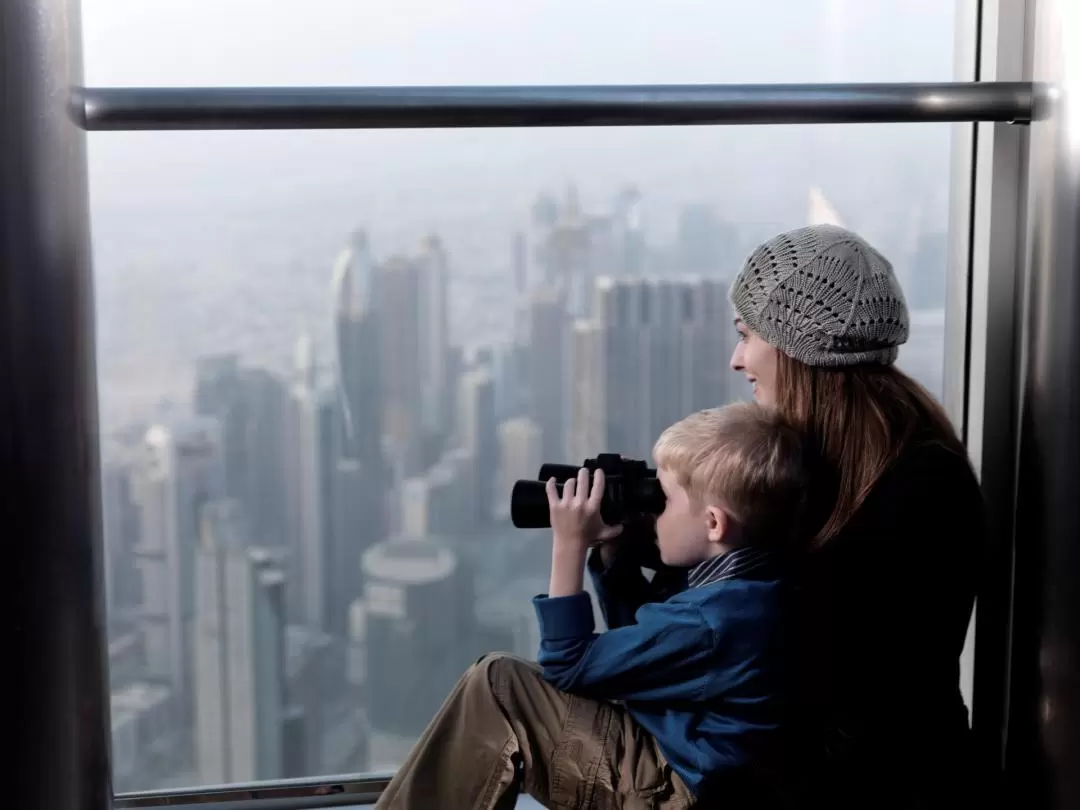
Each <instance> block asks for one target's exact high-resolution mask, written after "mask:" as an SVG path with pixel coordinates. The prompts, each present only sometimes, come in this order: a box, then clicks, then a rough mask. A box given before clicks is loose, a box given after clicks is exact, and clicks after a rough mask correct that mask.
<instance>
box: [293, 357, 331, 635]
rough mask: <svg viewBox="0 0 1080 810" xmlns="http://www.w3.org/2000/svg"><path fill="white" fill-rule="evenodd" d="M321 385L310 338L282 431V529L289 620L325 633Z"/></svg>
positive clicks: (327, 436) (326, 394)
mask: <svg viewBox="0 0 1080 810" xmlns="http://www.w3.org/2000/svg"><path fill="white" fill-rule="evenodd" d="M336 402H337V399H336V398H335V396H334V395H333V393H332V392H330V391H328V390H326V389H325V388H322V387H320V385H319V381H318V379H317V373H316V362H315V354H314V349H313V347H312V343H311V339H310V338H309V337H308V336H307V335H303V336H301V338H300V339H299V341H298V342H297V347H296V373H295V378H294V382H293V385H292V388H291V389H290V391H289V408H288V412H287V417H286V430H285V444H286V453H285V459H286V461H285V475H286V481H287V486H286V498H285V503H286V515H287V517H286V527H287V531H288V534H289V547H290V548H291V550H292V554H291V555H290V563H289V573H290V580H289V581H290V587H289V593H288V598H289V617H290V620H291V621H293V622H296V623H299V624H304V625H306V626H307V627H309V628H310V629H311V630H313V631H316V632H328V631H329V614H330V609H331V608H330V604H329V600H330V598H331V589H330V587H329V571H330V550H329V544H330V533H331V531H332V523H331V521H332V516H331V496H330V486H331V481H332V474H333V469H334V467H335V465H336V438H337V437H336V436H335V423H336V420H335V417H334V407H335V404H336Z"/></svg>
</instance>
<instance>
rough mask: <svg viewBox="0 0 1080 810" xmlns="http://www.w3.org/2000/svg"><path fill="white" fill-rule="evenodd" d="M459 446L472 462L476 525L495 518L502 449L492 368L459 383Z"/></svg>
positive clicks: (472, 509)
mask: <svg viewBox="0 0 1080 810" xmlns="http://www.w3.org/2000/svg"><path fill="white" fill-rule="evenodd" d="M457 417H458V428H457V439H458V446H459V447H460V448H462V449H463V450H465V451H466V452H467V453H468V454H469V455H470V456H471V458H472V461H473V463H472V474H473V478H474V480H473V481H472V487H471V489H472V494H473V497H472V499H471V503H469V504H467V505H466V508H467V509H468V510H469V511H470V513H471V516H472V519H473V521H474V522H475V523H476V524H481V523H485V522H487V521H489V520H491V517H492V502H491V497H492V487H493V486H494V485H495V474H496V466H497V464H498V447H497V444H496V440H495V387H494V381H493V379H492V374H491V370H490V368H487V367H483V366H481V367H478V368H473V369H470V370H469V371H467V372H465V373H464V374H462V375H461V378H460V380H458V407H457Z"/></svg>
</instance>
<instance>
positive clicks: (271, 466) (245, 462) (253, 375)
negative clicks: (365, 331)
mask: <svg viewBox="0 0 1080 810" xmlns="http://www.w3.org/2000/svg"><path fill="white" fill-rule="evenodd" d="M193 400H194V407H195V413H196V414H198V415H199V416H207V417H212V418H214V419H216V420H217V421H218V423H219V424H220V426H221V452H222V469H223V474H224V486H225V494H226V495H228V497H230V498H235V499H236V500H238V501H239V502H240V503H241V504H242V505H243V507H244V512H245V514H247V515H249V516H250V517H249V520H250V521H251V526H252V531H253V532H254V533H256V534H257V535H258V536H259V537H260V538H262V540H261V542H262V543H264V544H265V545H279V544H281V543H283V542H285V537H284V536H283V535H282V527H283V525H284V519H285V515H284V493H285V462H284V452H285V447H284V443H283V441H282V435H283V427H284V420H285V411H286V402H287V388H286V385H285V384H284V383H283V382H282V381H281V380H279V379H278V378H277V377H276V376H274V375H273V374H272V373H270V372H269V371H266V370H265V369H261V368H248V367H245V366H243V365H241V363H240V358H239V356H238V355H236V354H222V355H211V356H207V357H201V358H199V359H198V360H197V361H196V365H195V392H194V397H193Z"/></svg>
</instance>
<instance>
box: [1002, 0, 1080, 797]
mask: <svg viewBox="0 0 1080 810" xmlns="http://www.w3.org/2000/svg"><path fill="white" fill-rule="evenodd" d="M1035 12H1036V14H1035V17H1036V18H1035V21H1034V65H1033V72H1034V78H1035V80H1036V81H1040V82H1049V83H1052V85H1053V88H1054V89H1053V93H1052V94H1051V95H1050V96H1049V98H1048V101H1047V103H1046V104H1045V108H1044V109H1042V110H1040V116H1039V120H1038V122H1037V123H1036V124H1034V125H1033V126H1032V128H1031V153H1030V158H1029V167H1030V173H1029V183H1028V189H1027V192H1028V194H1027V214H1028V217H1027V237H1026V240H1025V241H1026V250H1025V254H1024V256H1023V259H1024V262H1023V269H1024V276H1025V278H1024V280H1025V285H1024V296H1023V299H1024V309H1023V310H1022V311H1023V325H1024V328H1023V331H1022V338H1023V340H1022V344H1021V351H1020V358H1021V362H1022V371H1023V376H1022V379H1021V399H1020V407H1021V412H1020V446H1019V474H1018V476H1017V478H1018V487H1017V490H1018V491H1017V519H1016V540H1015V547H1014V559H1015V569H1014V576H1013V594H1014V596H1013V604H1014V608H1013V617H1012V638H1011V647H1012V660H1013V672H1012V679H1011V687H1012V688H1011V690H1010V693H1011V702H1010V705H1009V725H1008V729H1009V736H1008V740H1007V750H1006V753H1007V758H1006V762H1007V764H1008V770H1009V774H1010V776H1011V778H1012V781H1013V783H1014V784H1015V785H1016V786H1017V791H1016V792H1017V797H1018V798H1020V799H1021V802H1022V805H1023V806H1026V807H1047V808H1062V810H1064V808H1075V807H1078V806H1080V769H1078V768H1077V767H1076V766H1077V763H1078V762H1080V541H1078V537H1080V500H1078V498H1077V492H1078V491H1080V419H1078V416H1077V414H1078V413H1080V377H1078V376H1077V367H1078V365H1080V232H1078V229H1077V222H1078V221H1080V115H1078V113H1080V99H1078V98H1077V93H1078V92H1080V70H1078V68H1080V62H1078V61H1077V59H1076V54H1077V48H1078V47H1080V14H1077V9H1076V7H1075V2H1074V0H1040V2H1039V3H1038V5H1037V6H1036V8H1035Z"/></svg>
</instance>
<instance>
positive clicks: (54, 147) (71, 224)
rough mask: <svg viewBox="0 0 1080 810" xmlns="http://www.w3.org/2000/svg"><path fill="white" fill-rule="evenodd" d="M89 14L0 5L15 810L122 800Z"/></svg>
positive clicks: (56, 5)
mask: <svg viewBox="0 0 1080 810" xmlns="http://www.w3.org/2000/svg"><path fill="white" fill-rule="evenodd" d="M78 8H79V3H78V1H77V0H70V2H68V0H3V2H0V471H2V480H3V485H2V492H3V494H2V495H0V503H2V505H3V509H2V513H3V523H2V524H0V538H2V540H3V545H4V549H5V565H4V568H3V572H2V576H3V580H4V581H3V584H2V586H0V594H2V595H3V596H2V597H0V598H2V600H3V612H2V613H0V617H2V619H3V627H4V631H5V632H4V637H5V642H4V656H3V658H4V669H5V675H6V676H7V677H6V682H7V683H8V684H9V685H10V686H9V688H8V689H7V690H6V696H7V701H6V702H7V707H6V710H5V722H4V727H5V729H6V731H7V733H8V737H9V739H8V745H7V746H6V749H7V751H8V753H7V754H5V755H4V759H5V763H4V764H5V774H7V775H6V776H5V785H4V788H3V793H4V795H3V804H4V806H5V807H17V808H19V810H46V808H49V810H105V808H107V807H108V806H109V803H110V801H111V795H110V786H109V712H108V705H107V702H106V687H105V677H104V671H105V667H104V646H105V630H104V617H103V595H102V589H103V577H102V566H101V560H100V542H99V541H100V520H99V510H100V507H99V499H98V446H97V405H96V392H95V380H94V340H93V338H94V330H93V295H92V288H91V278H90V234H89V217H88V202H87V173H86V140H85V136H84V134H83V133H82V132H81V131H80V130H79V129H78V127H76V126H75V124H74V123H73V122H72V121H71V119H70V118H69V116H68V110H67V103H68V94H69V91H68V88H69V86H71V85H72V84H78V83H79V82H80V79H81V42H80V29H79V17H78Z"/></svg>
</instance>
